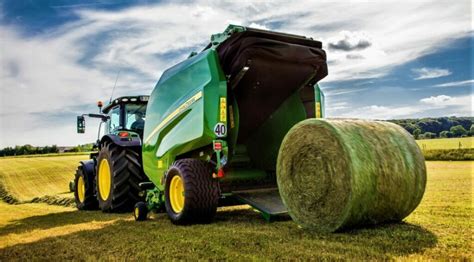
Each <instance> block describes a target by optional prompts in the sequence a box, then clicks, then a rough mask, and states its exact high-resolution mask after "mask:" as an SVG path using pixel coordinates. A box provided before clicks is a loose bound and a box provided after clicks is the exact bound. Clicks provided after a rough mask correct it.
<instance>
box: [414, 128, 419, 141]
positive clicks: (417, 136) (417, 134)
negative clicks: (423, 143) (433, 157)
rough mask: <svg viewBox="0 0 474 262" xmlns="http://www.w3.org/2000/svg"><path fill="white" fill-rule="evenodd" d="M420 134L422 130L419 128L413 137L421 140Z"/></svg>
mask: <svg viewBox="0 0 474 262" xmlns="http://www.w3.org/2000/svg"><path fill="white" fill-rule="evenodd" d="M420 134H421V130H420V129H419V128H417V129H415V130H414V131H413V136H414V137H415V139H418V138H420Z"/></svg>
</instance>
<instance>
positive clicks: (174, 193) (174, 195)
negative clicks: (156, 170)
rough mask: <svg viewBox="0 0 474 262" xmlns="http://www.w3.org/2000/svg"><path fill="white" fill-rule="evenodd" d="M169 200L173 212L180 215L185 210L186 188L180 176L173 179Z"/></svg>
mask: <svg viewBox="0 0 474 262" xmlns="http://www.w3.org/2000/svg"><path fill="white" fill-rule="evenodd" d="M169 198H170V203H171V208H172V209H173V211H174V212H175V213H180V212H181V211H182V210H183V208H184V186H183V180H182V179H181V177H180V176H174V177H173V178H172V179H171V183H170V190H169Z"/></svg>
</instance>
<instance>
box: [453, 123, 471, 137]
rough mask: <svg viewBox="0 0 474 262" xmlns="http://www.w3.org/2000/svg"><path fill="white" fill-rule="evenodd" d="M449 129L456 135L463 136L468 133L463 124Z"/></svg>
mask: <svg viewBox="0 0 474 262" xmlns="http://www.w3.org/2000/svg"><path fill="white" fill-rule="evenodd" d="M449 131H451V133H452V134H453V136H454V137H461V136H463V135H466V134H467V130H466V129H464V127H463V126H462V125H457V126H453V127H451V129H450V130H449Z"/></svg>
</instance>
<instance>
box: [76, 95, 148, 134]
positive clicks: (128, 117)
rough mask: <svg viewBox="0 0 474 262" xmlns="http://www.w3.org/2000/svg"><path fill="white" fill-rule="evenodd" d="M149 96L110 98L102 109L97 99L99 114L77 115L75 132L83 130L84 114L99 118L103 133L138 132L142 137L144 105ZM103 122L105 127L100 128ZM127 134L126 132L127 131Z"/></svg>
mask: <svg viewBox="0 0 474 262" xmlns="http://www.w3.org/2000/svg"><path fill="white" fill-rule="evenodd" d="M148 98H149V96H122V97H118V98H116V99H114V100H112V101H111V102H110V103H109V104H108V105H107V106H105V107H104V108H103V109H102V102H101V101H99V102H98V104H97V106H98V107H99V114H84V115H81V116H78V117H77V132H78V133H84V132H85V118H84V117H85V116H88V117H92V118H100V119H101V120H102V121H101V123H100V125H101V126H100V127H99V136H100V130H103V135H109V134H111V135H119V136H120V135H122V136H124V134H126V132H128V131H129V132H130V133H132V134H133V133H135V134H138V136H139V137H140V138H143V130H144V128H145V119H146V106H147V102H148ZM102 124H105V128H101V127H102ZM127 134H128V133H127Z"/></svg>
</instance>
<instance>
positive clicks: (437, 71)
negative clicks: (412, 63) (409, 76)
mask: <svg viewBox="0 0 474 262" xmlns="http://www.w3.org/2000/svg"><path fill="white" fill-rule="evenodd" d="M411 71H412V72H413V73H415V74H416V75H417V76H416V77H415V78H414V79H415V80H421V79H430V78H438V77H443V76H449V75H451V74H452V72H451V71H449V70H448V69H441V68H429V67H422V68H414V69H412V70H411Z"/></svg>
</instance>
